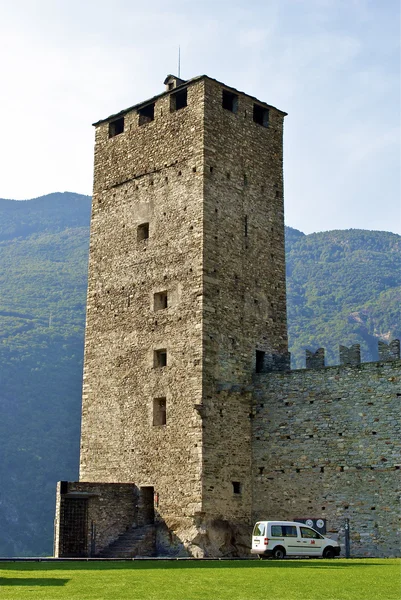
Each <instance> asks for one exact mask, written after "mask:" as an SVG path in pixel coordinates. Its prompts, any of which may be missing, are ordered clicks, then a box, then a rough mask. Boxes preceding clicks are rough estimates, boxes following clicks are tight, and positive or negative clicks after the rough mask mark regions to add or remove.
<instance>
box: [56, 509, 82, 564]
mask: <svg viewBox="0 0 401 600" xmlns="http://www.w3.org/2000/svg"><path fill="white" fill-rule="evenodd" d="M60 542H61V544H60V545H61V548H60V550H61V552H60V556H62V557H78V556H88V499H87V498H63V499H62V501H61V507H60Z"/></svg>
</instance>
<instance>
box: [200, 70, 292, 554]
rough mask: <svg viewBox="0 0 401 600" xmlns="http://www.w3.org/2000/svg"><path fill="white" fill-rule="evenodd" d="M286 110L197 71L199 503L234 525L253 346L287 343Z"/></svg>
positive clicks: (240, 507)
mask: <svg viewBox="0 0 401 600" xmlns="http://www.w3.org/2000/svg"><path fill="white" fill-rule="evenodd" d="M224 91H228V92H229V93H230V94H234V96H235V97H236V103H235V111H232V110H229V109H227V108H224V106H223V102H222V100H223V93H224ZM254 104H256V105H257V106H258V107H260V108H261V109H263V110H265V111H266V113H268V123H266V125H267V126H264V125H263V124H261V123H256V122H255V121H254V118H253V116H254V115H253V111H254ZM284 114H285V113H283V112H282V111H280V110H277V109H276V108H274V107H272V106H268V105H265V104H264V103H261V102H259V101H257V100H256V99H255V98H252V97H250V96H248V95H246V94H242V93H240V92H237V91H236V90H233V89H230V88H227V87H225V86H223V85H222V84H220V83H219V82H216V81H213V80H210V79H206V81H205V178H204V246H203V257H204V258H203V260H204V286H203V289H204V303H203V310H204V319H203V344H204V356H205V360H204V369H203V404H204V407H205V411H206V414H207V415H208V417H207V418H206V419H204V420H203V427H204V430H203V431H204V436H203V440H204V441H203V456H204V470H203V494H204V506H203V510H204V511H205V513H206V514H207V515H208V517H209V519H210V518H223V519H225V520H227V521H229V522H232V523H233V527H236V526H237V525H236V524H238V522H239V520H242V522H243V523H249V522H250V518H251V511H250V508H251V497H252V480H251V469H250V457H251V447H250V418H249V415H250V394H249V392H245V393H244V392H243V386H244V385H245V386H246V385H249V384H250V383H251V379H252V373H253V372H254V370H255V359H256V350H259V351H262V352H265V353H266V355H268V354H272V353H275V354H279V353H283V352H286V351H287V329H286V304H285V262H284V261H285V258H284V216H283V215H284V212H283V172H282V156H283V147H282V135H283V119H284ZM219 390H221V391H219ZM233 482H237V486H238V487H239V493H238V491H237V490H236V491H235V490H234V486H233ZM248 543H249V540H248Z"/></svg>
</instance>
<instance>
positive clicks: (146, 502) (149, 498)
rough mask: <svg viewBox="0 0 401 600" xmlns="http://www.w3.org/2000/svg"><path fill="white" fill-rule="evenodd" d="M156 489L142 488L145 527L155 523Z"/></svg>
mask: <svg viewBox="0 0 401 600" xmlns="http://www.w3.org/2000/svg"><path fill="white" fill-rule="evenodd" d="M154 496H155V489H154V487H153V486H146V487H141V498H142V515H143V524H144V525H153V523H154V522H155V505H154Z"/></svg>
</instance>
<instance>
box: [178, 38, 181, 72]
mask: <svg viewBox="0 0 401 600" xmlns="http://www.w3.org/2000/svg"><path fill="white" fill-rule="evenodd" d="M180 76H181V47H180V46H178V79H179V78H180Z"/></svg>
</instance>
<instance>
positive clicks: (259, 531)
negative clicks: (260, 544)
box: [253, 523, 266, 537]
mask: <svg viewBox="0 0 401 600" xmlns="http://www.w3.org/2000/svg"><path fill="white" fill-rule="evenodd" d="M265 529H266V527H265V524H264V523H256V525H255V527H254V528H253V535H255V536H260V537H263V536H264V535H265Z"/></svg>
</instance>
